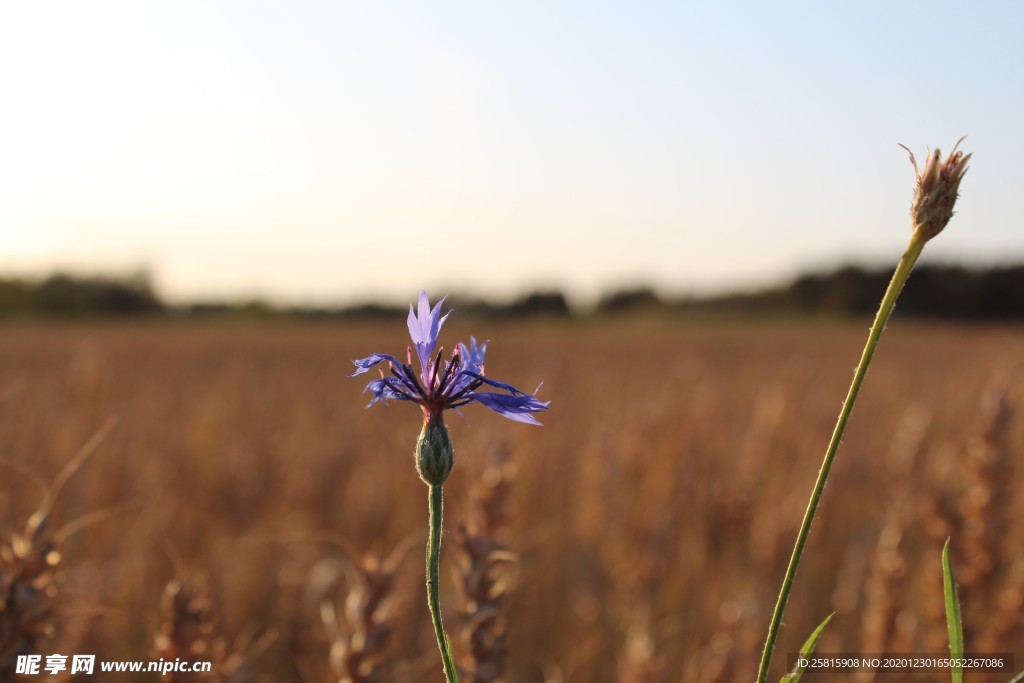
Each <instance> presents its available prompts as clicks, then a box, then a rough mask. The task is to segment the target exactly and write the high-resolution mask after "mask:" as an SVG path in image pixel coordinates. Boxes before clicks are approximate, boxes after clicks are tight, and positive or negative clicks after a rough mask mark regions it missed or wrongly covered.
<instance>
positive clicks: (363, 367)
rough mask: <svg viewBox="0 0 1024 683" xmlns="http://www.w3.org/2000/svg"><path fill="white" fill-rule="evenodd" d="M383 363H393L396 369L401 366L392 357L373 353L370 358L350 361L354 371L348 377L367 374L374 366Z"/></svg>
mask: <svg viewBox="0 0 1024 683" xmlns="http://www.w3.org/2000/svg"><path fill="white" fill-rule="evenodd" d="M384 361H388V362H391V363H394V364H395V366H396V367H402V364H401V363H399V362H398V359H397V358H395V357H394V356H392V355H390V354H387V353H375V354H373V355H371V356H367V357H366V358H360V359H359V360H354V361H352V364H353V365H355V366H356V371H355V372H353V373H352V374H351V375H349V377H355V376H356V375H361V374H363V373H364V372H368V371H369V370H370V368H372V367H373V366H374V365H377V364H378V363H383V362H384Z"/></svg>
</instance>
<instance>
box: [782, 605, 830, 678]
mask: <svg viewBox="0 0 1024 683" xmlns="http://www.w3.org/2000/svg"><path fill="white" fill-rule="evenodd" d="M833 616H835V612H833V613H832V614H830V615H828V616H827V617H825V621H823V622H821V623H820V624H818V628H816V629H814V633H812V634H811V637H810V638H808V639H807V642H806V643H804V646H803V647H802V648H800V658H801V659H803V658H805V657H810V656H811V655H812V654H814V648H815V647H817V646H818V639H819V638H821V634H822V633H824V632H825V627H826V626H828V622H830V621H832V617H833ZM803 675H804V667H802V666H800V662H797V663H796V666H795V667H793V670H792V671H790V672H789V673H788V674H786V675H785V676H783V677H782V680H781V681H779V683H798V681H799V680H800V677H801V676H803Z"/></svg>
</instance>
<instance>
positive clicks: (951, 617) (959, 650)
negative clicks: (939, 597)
mask: <svg viewBox="0 0 1024 683" xmlns="http://www.w3.org/2000/svg"><path fill="white" fill-rule="evenodd" d="M942 587H943V592H944V593H945V596H946V625H947V626H948V627H949V656H950V657H953V658H954V659H960V658H962V657H963V656H964V626H963V622H962V621H961V620H960V601H959V600H958V599H957V597H956V579H955V578H954V577H953V564H952V563H951V562H950V561H949V539H946V545H944V546H943V547H942ZM950 673H951V674H952V677H953V683H963V680H964V668H963V666H959V665H958V666H954V667H953V668H952V670H951V672H950Z"/></svg>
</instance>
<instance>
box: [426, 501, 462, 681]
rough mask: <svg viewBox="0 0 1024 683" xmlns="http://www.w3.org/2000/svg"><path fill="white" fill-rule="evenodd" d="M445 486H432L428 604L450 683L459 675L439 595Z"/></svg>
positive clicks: (428, 555) (445, 673)
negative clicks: (449, 644)
mask: <svg viewBox="0 0 1024 683" xmlns="http://www.w3.org/2000/svg"><path fill="white" fill-rule="evenodd" d="M443 489H444V487H443V486H441V485H440V484H438V485H437V486H432V485H431V486H430V540H429V542H428V543H427V604H428V605H429V606H430V618H431V619H432V620H433V622H434V635H436V636H437V647H438V648H439V649H440V650H441V664H442V665H443V666H444V677H445V680H446V681H448V683H458V680H459V675H458V673H456V671H455V662H453V661H452V653H451V648H450V647H448V636H447V635H445V632H444V626H442V625H441V598H440V597H439V595H438V575H439V574H440V571H441V516H442V508H443V507H444V497H443V493H442V492H443Z"/></svg>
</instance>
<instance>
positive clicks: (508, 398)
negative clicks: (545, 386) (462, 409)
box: [466, 391, 550, 425]
mask: <svg viewBox="0 0 1024 683" xmlns="http://www.w3.org/2000/svg"><path fill="white" fill-rule="evenodd" d="M466 401H469V402H476V403H480V404H483V405H485V406H487V407H488V408H490V409H491V410H493V411H494V412H496V413H498V414H499V415H502V416H504V417H507V418H508V419H510V420H515V421H516V422H525V423H526V424H534V425H539V424H540V422H539V421H537V419H536V418H535V417H534V416H533V415H531V414H530V413H538V412H540V411H542V410H547V409H548V405H550V401H538V400H537V399H536V398H534V397H533V396H529V395H527V394H520V395H516V396H514V395H509V394H498V393H495V392H493V391H480V392H473V393H471V394H467V395H466Z"/></svg>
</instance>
